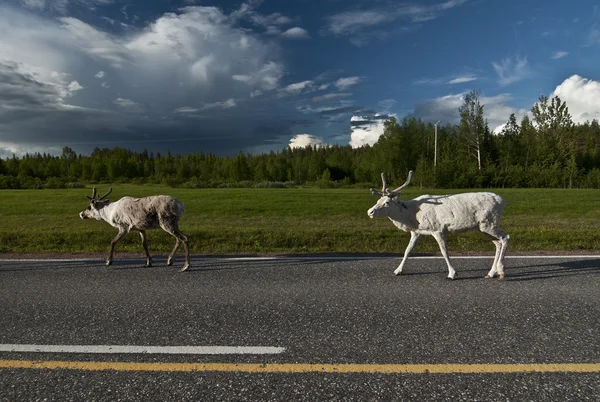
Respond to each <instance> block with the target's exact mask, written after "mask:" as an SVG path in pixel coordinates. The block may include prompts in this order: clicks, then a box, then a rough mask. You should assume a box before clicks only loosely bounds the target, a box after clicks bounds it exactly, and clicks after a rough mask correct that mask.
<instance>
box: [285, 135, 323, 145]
mask: <svg viewBox="0 0 600 402" xmlns="http://www.w3.org/2000/svg"><path fill="white" fill-rule="evenodd" d="M309 145H311V146H317V147H320V146H323V145H324V143H323V138H321V137H315V136H314V135H311V134H296V135H295V136H294V137H293V138H292V139H291V140H290V143H289V145H288V146H289V147H290V148H306V147H307V146H309Z"/></svg>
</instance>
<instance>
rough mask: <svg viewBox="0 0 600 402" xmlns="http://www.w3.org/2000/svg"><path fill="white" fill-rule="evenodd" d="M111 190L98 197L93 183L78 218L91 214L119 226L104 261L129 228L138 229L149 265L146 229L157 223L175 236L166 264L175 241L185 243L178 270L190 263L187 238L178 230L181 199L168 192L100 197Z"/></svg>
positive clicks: (174, 249) (105, 195)
mask: <svg viewBox="0 0 600 402" xmlns="http://www.w3.org/2000/svg"><path fill="white" fill-rule="evenodd" d="M111 192H112V187H111V188H110V189H109V190H108V192H107V193H106V194H104V195H103V196H102V197H99V198H96V188H95V187H94V189H93V194H92V196H91V197H90V196H88V195H86V197H87V198H88V199H89V200H90V205H89V206H88V207H87V208H86V209H85V210H83V211H81V212H80V213H79V217H80V218H81V219H86V218H95V219H97V220H99V221H105V222H106V223H108V224H109V225H111V226H113V227H115V228H117V229H118V230H119V233H118V234H117V236H116V237H115V238H114V239H113V240H112V241H111V242H110V254H109V255H108V258H107V259H106V265H107V266H108V265H110V264H112V259H113V252H114V250H115V246H116V244H117V243H118V242H119V240H121V239H122V238H123V237H124V236H125V235H126V234H127V233H129V231H131V230H137V231H139V232H140V237H141V238H142V244H143V245H144V250H145V251H146V267H151V266H152V259H151V257H150V253H149V252H148V241H147V240H146V230H149V229H158V228H159V227H160V228H161V229H162V230H164V231H165V232H167V233H169V234H170V235H172V236H174V237H175V239H176V242H175V247H174V248H173V251H172V252H171V254H169V258H168V260H167V265H169V266H170V265H173V255H175V252H176V251H177V248H178V247H179V244H180V243H183V246H184V247H185V264H184V266H183V268H181V270H180V271H181V272H183V271H185V270H187V269H188V268H189V266H190V248H189V242H188V238H187V237H186V236H185V235H184V234H183V233H181V232H180V231H179V219H180V218H181V216H182V215H183V212H184V209H183V203H182V202H181V201H179V200H178V199H177V198H174V197H171V196H168V195H154V196H150V197H143V198H132V197H123V198H121V199H120V200H118V201H115V202H113V203H111V202H110V200H105V199H104V198H106V197H107V196H108V195H109V194H110V193H111Z"/></svg>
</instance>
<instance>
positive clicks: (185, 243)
mask: <svg viewBox="0 0 600 402" xmlns="http://www.w3.org/2000/svg"><path fill="white" fill-rule="evenodd" d="M174 236H175V238H176V239H177V243H175V248H174V249H173V252H172V253H171V255H170V256H169V261H168V264H169V265H171V264H172V263H173V262H172V261H171V259H172V258H173V255H174V254H175V251H176V250H177V247H179V244H180V243H183V247H184V248H185V264H183V267H182V268H181V269H180V270H179V272H183V271H187V269H188V268H189V267H190V245H189V240H188V238H187V236H186V235H184V234H183V233H181V232H180V231H179V230H176V231H175V234H174Z"/></svg>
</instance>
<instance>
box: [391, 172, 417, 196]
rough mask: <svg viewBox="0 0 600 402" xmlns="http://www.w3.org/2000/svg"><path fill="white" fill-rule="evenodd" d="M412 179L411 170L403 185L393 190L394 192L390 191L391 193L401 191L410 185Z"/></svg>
mask: <svg viewBox="0 0 600 402" xmlns="http://www.w3.org/2000/svg"><path fill="white" fill-rule="evenodd" d="M412 177H413V171H412V170H411V171H410V172H408V179H406V181H405V182H404V184H403V185H401V186H400V187H398V188H397V189H395V190H394V191H391V192H392V193H397V192H398V191H400V190H402V189H403V188H404V187H406V186H408V185H409V184H410V181H411V180H412Z"/></svg>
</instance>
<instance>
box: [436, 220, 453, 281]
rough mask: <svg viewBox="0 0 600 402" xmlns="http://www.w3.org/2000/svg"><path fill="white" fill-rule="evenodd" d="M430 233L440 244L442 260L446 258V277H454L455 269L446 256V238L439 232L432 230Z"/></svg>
mask: <svg viewBox="0 0 600 402" xmlns="http://www.w3.org/2000/svg"><path fill="white" fill-rule="evenodd" d="M431 235H432V236H433V237H434V239H435V240H436V241H437V243H438V245H439V246H440V251H441V252H442V256H443V257H444V260H446V264H447V265H448V279H454V277H455V276H456V271H455V270H454V268H453V267H452V264H450V259H449V258H448V250H447V248H446V239H445V238H444V235H443V234H442V233H440V232H434V233H432V234H431Z"/></svg>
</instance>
